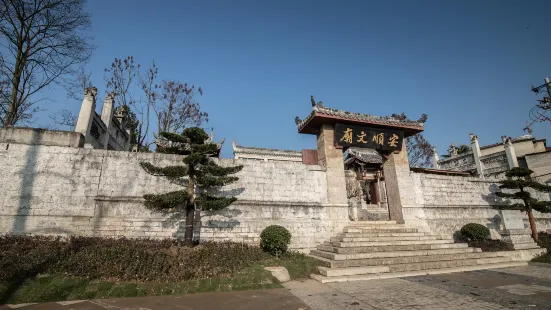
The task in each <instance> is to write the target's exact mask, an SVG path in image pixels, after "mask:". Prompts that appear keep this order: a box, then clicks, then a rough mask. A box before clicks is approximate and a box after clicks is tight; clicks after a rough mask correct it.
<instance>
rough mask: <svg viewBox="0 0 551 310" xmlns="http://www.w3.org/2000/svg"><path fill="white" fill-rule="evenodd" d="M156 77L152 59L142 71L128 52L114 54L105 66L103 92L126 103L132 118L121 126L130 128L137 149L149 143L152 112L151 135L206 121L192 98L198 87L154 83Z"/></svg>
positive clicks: (118, 102) (199, 92) (184, 84)
mask: <svg viewBox="0 0 551 310" xmlns="http://www.w3.org/2000/svg"><path fill="white" fill-rule="evenodd" d="M157 77H158V68H157V66H156V64H155V61H153V62H152V64H151V67H149V68H146V69H143V71H142V66H141V65H140V64H138V63H136V62H135V60H134V57H132V56H128V57H126V58H124V59H118V58H115V60H114V61H113V63H112V64H111V67H110V68H109V69H106V70H105V81H106V86H107V92H108V93H113V94H114V96H115V102H116V104H117V105H118V106H122V107H127V108H128V109H127V111H128V112H129V113H130V114H132V117H130V118H128V119H129V120H133V121H132V122H129V123H128V124H123V126H124V127H125V128H130V129H131V131H132V132H133V136H132V144H133V145H136V146H137V147H138V149H147V148H148V147H149V144H150V143H147V139H148V137H149V132H150V131H152V130H153V128H155V127H154V126H155V124H152V123H151V120H150V118H151V114H152V112H154V115H155V116H156V121H157V132H156V133H154V135H155V134H158V133H160V132H177V131H181V130H183V129H184V128H186V127H190V126H200V125H201V124H202V123H203V122H207V121H208V114H207V113H205V112H201V106H200V105H199V102H197V100H196V99H195V97H196V96H197V95H198V94H199V95H202V94H203V90H202V89H201V88H200V87H199V88H195V86H194V85H191V86H190V85H188V84H187V83H180V82H176V81H163V82H162V83H160V84H158V83H157ZM138 89H141V90H142V93H141V94H138V92H137V90H138ZM125 109H126V108H125ZM152 110H153V111H152Z"/></svg>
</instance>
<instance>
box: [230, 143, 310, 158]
mask: <svg viewBox="0 0 551 310" xmlns="http://www.w3.org/2000/svg"><path fill="white" fill-rule="evenodd" d="M232 146H233V153H234V154H255V155H269V156H283V157H300V158H302V152H300V151H294V150H280V149H268V148H260V147H246V146H240V145H237V143H235V141H233V142H232Z"/></svg>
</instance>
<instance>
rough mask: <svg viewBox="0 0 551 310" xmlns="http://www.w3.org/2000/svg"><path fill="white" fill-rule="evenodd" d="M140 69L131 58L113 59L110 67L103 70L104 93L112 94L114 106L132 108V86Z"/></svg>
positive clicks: (133, 101) (133, 102)
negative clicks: (105, 88) (105, 87)
mask: <svg viewBox="0 0 551 310" xmlns="http://www.w3.org/2000/svg"><path fill="white" fill-rule="evenodd" d="M139 68H140V65H139V64H136V63H135V61H134V57H133V56H127V57H126V58H124V59H118V58H115V60H114V61H113V63H112V64H111V67H110V68H109V69H105V76H104V79H105V82H106V86H107V90H106V93H108V94H109V93H110V94H113V96H114V98H115V104H117V105H118V106H127V107H132V106H133V105H134V104H135V102H136V101H135V100H134V93H133V91H134V90H133V86H134V82H135V79H136V76H137V74H138V70H139Z"/></svg>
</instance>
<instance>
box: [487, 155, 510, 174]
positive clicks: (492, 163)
mask: <svg viewBox="0 0 551 310" xmlns="http://www.w3.org/2000/svg"><path fill="white" fill-rule="evenodd" d="M480 161H481V162H482V166H483V168H484V175H485V176H493V175H498V174H501V173H503V172H505V171H507V170H509V164H508V163H507V155H506V154H505V151H502V152H498V153H494V154H490V155H486V156H482V157H481V158H480Z"/></svg>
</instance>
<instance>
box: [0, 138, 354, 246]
mask: <svg viewBox="0 0 551 310" xmlns="http://www.w3.org/2000/svg"><path fill="white" fill-rule="evenodd" d="M141 161H148V162H153V163H156V164H157V165H175V164H178V163H179V162H180V161H181V157H180V156H176V155H167V154H156V153H130V152H116V151H104V150H93V149H83V148H70V147H57V146H33V145H24V144H6V143H0V171H2V173H0V193H1V194H0V233H11V232H13V233H34V234H76V235H90V236H127V237H154V238H163V237H173V236H180V235H181V234H183V226H181V224H182V223H183V220H184V219H183V216H182V215H179V214H169V215H166V214H160V213H154V212H150V211H149V210H147V209H145V208H144V207H143V200H142V195H143V194H145V193H162V192H166V191H170V190H176V189H179V188H181V187H180V186H178V185H175V184H171V183H170V182H168V181H167V180H165V179H163V178H160V177H154V176H151V175H149V174H147V173H145V172H144V171H143V169H142V168H141V167H140V166H139V162H141ZM220 161H221V162H222V164H224V165H228V164H230V165H233V164H243V165H244V169H243V170H242V171H241V172H239V173H238V174H237V176H238V177H239V178H240V180H239V181H238V182H236V183H234V184H232V185H230V186H227V187H225V188H223V189H222V192H225V193H227V194H231V195H236V196H237V197H238V199H239V201H238V202H237V203H235V204H234V205H232V206H231V207H230V208H228V209H225V210H221V211H216V212H202V214H201V216H197V219H196V220H197V226H198V227H199V228H200V230H198V234H200V238H201V240H233V241H240V242H248V243H257V242H259V235H260V232H261V231H262V229H264V228H265V227H266V226H268V225H271V224H279V225H282V226H285V227H286V228H288V229H289V230H290V231H291V233H292V234H293V240H292V247H293V248H296V249H308V248H313V247H314V246H315V245H316V243H319V242H322V241H324V240H326V239H328V238H329V237H330V236H332V235H334V234H336V233H338V232H340V230H341V229H342V227H343V226H344V225H345V224H346V223H347V222H348V211H347V209H346V208H343V207H334V206H330V205H328V204H327V203H326V202H327V190H326V178H325V172H323V171H322V170H321V168H320V167H319V166H307V165H303V164H301V163H292V162H263V161H248V160H233V159H222V160H220Z"/></svg>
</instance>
